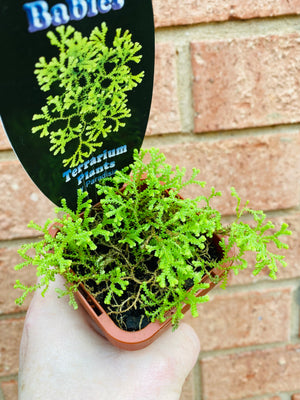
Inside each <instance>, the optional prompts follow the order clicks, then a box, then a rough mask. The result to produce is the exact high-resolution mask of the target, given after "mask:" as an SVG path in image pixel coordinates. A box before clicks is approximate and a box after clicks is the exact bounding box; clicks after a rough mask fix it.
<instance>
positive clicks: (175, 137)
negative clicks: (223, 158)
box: [143, 123, 300, 148]
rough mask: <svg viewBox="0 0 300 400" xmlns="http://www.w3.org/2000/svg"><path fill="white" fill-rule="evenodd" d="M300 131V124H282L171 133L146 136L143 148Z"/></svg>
mask: <svg viewBox="0 0 300 400" xmlns="http://www.w3.org/2000/svg"><path fill="white" fill-rule="evenodd" d="M299 131H300V124H299V123H289V124H280V125H274V126H261V127H249V128H241V129H231V130H230V129H229V130H224V131H221V130H220V131H212V132H192V131H189V132H171V133H164V134H155V135H149V136H145V139H144V142H143V147H144V148H149V147H152V146H154V147H159V146H160V145H169V144H172V145H173V144H179V143H185V142H186V141H187V140H188V141H189V142H191V143H192V142H196V143H199V142H213V141H216V140H226V139H233V138H244V137H247V138H249V137H250V136H251V137H257V136H262V135H279V134H296V133H298V132H299Z"/></svg>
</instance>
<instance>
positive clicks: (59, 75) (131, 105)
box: [0, 0, 154, 208]
mask: <svg viewBox="0 0 300 400" xmlns="http://www.w3.org/2000/svg"><path fill="white" fill-rule="evenodd" d="M0 42H1V60H2V62H1V63H0V71H1V73H0V115H1V119H2V122H3V125H4V128H5V131H6V133H7V135H8V137H9V139H10V142H11V144H12V146H13V149H14V151H15V152H16V154H17V156H18V158H19V160H20V161H21V163H22V164H23V166H24V168H25V170H26V171H27V173H28V174H29V176H30V177H31V178H32V180H33V181H34V182H35V184H36V185H37V186H38V187H39V188H40V190H41V191H42V192H43V193H44V194H45V195H46V196H47V197H48V198H49V199H50V200H52V201H53V202H54V203H55V204H60V201H61V199H62V198H66V199H67V202H68V205H69V206H70V207H71V208H74V207H75V205H76V200H77V190H78V189H82V190H87V191H88V193H89V196H90V198H91V199H92V200H93V202H96V201H97V200H98V199H97V194H96V189H95V184H96V183H98V182H100V183H101V181H102V180H103V179H104V178H106V177H109V176H113V175H114V174H115V172H116V171H117V170H119V169H122V168H123V167H125V166H127V165H129V164H130V163H131V161H132V155H133V150H134V149H139V148H140V147H141V145H142V142H143V138H144V135H145V131H146V126H147V122H148V117H149V111H150V105H151V97H152V88H153V71H154V23H153V11H152V3H151V0H61V1H60V2H57V1H55V0H38V1H22V0H1V7H0Z"/></svg>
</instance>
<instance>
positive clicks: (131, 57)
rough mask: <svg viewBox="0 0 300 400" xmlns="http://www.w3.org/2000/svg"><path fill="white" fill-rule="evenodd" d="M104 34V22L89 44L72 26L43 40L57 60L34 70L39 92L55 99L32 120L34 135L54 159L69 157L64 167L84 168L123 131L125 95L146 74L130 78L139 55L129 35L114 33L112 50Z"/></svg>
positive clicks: (127, 113) (126, 112)
mask: <svg viewBox="0 0 300 400" xmlns="http://www.w3.org/2000/svg"><path fill="white" fill-rule="evenodd" d="M107 31H108V28H107V26H106V24H105V22H103V23H102V25H101V29H99V28H98V27H96V28H94V29H93V31H92V32H91V34H90V36H89V38H87V37H84V36H82V34H81V33H80V32H78V31H76V30H75V29H74V28H73V27H72V26H67V27H65V26H64V25H61V26H59V27H57V28H56V33H54V32H51V31H50V32H48V34H47V36H48V38H49V39H50V43H51V44H52V45H53V46H56V47H57V48H58V50H59V57H53V58H52V59H51V61H49V62H47V61H46V59H45V57H41V58H40V59H39V61H38V62H37V64H36V69H35V74H36V76H37V80H38V83H39V85H40V87H41V90H42V91H44V92H49V91H52V92H54V95H50V96H48V97H47V104H46V105H44V106H43V107H42V108H41V113H40V114H35V115H34V116H33V120H34V121H37V125H36V126H34V127H33V128H32V132H33V133H36V132H38V133H39V135H40V137H41V138H42V137H45V136H48V137H49V140H50V144H51V147H50V151H51V152H53V154H54V155H57V154H65V153H66V152H67V153H69V157H68V156H66V157H67V158H65V159H64V160H63V165H64V166H65V167H66V166H69V167H71V168H72V167H76V166H77V165H78V164H80V163H82V162H83V161H84V160H85V159H86V158H88V157H89V156H90V155H91V154H92V153H93V152H94V151H95V150H96V149H97V148H99V147H101V146H102V143H103V142H102V141H101V138H105V137H107V135H109V134H111V133H117V132H118V131H119V129H120V128H121V127H124V126H125V119H127V118H129V117H131V111H130V109H129V108H128V107H127V102H128V100H127V92H129V91H131V90H133V89H134V88H135V87H136V86H137V85H138V84H139V83H141V81H142V79H143V76H144V72H140V73H139V74H136V75H134V74H133V73H132V65H134V64H138V63H139V62H140V60H141V57H142V56H141V55H138V54H137V53H138V52H139V51H140V49H141V45H140V44H139V43H137V42H136V43H134V42H132V40H131V36H132V35H131V34H130V33H129V31H128V30H126V31H125V32H124V33H123V34H122V32H121V29H117V31H116V35H115V38H114V40H113V46H112V47H108V46H107V44H106V36H107ZM55 91H57V92H58V93H55ZM74 149H75V150H74ZM68 150H69V151H68ZM70 151H71V155H70Z"/></svg>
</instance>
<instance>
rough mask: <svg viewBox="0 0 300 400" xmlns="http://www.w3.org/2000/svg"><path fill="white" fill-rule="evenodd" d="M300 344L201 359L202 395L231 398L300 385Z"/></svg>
mask: <svg viewBox="0 0 300 400" xmlns="http://www.w3.org/2000/svg"><path fill="white" fill-rule="evenodd" d="M299 376H300V345H295V346H294V345H289V346H286V347H279V348H271V349H265V350H256V351H249V352H239V353H234V354H226V355H222V356H216V357H207V358H204V359H203V360H202V390H203V398H204V399H209V400H233V399H240V398H246V397H251V398H252V397H254V396H257V395H264V394H267V393H277V392H289V391H296V390H299V389H300V380H299Z"/></svg>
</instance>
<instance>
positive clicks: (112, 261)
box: [15, 149, 291, 327]
mask: <svg viewBox="0 0 300 400" xmlns="http://www.w3.org/2000/svg"><path fill="white" fill-rule="evenodd" d="M149 155H150V161H149V162H147V161H146V158H147V157H149ZM129 169H131V175H129V174H128V172H129ZM198 172H199V171H197V170H194V171H193V173H192V175H191V177H190V178H186V177H185V170H184V169H180V168H179V167H177V168H176V169H173V168H172V167H171V166H170V165H168V164H167V163H166V162H165V157H164V156H163V155H162V154H161V153H159V152H158V150H156V149H151V150H150V151H146V150H141V153H140V154H138V152H137V151H136V152H135V153H134V163H133V164H132V165H131V166H130V167H126V168H125V169H124V170H122V171H118V172H117V173H116V174H115V176H114V177H112V178H107V180H105V181H102V182H101V184H99V185H98V195H99V201H100V202H99V204H98V205H95V206H92V204H91V200H87V199H86V197H85V196H86V193H82V192H80V191H79V193H78V205H77V210H76V211H72V210H70V209H69V208H68V207H67V205H66V202H65V201H63V206H62V208H58V209H57V211H63V216H62V217H60V218H57V219H55V220H54V221H53V220H52V221H50V220H49V221H47V223H46V224H45V226H44V227H40V226H38V225H36V224H34V223H31V227H34V228H36V229H37V230H38V231H40V232H41V233H42V234H43V235H44V237H43V239H42V240H41V241H40V242H35V243H32V244H24V245H23V246H22V248H21V250H20V255H21V256H22V257H23V258H24V262H23V263H21V264H19V265H18V266H17V267H16V268H17V269H21V268H23V267H27V266H32V265H33V266H36V267H37V275H38V276H39V277H40V280H39V282H38V283H37V284H36V285H33V286H29V287H27V286H26V285H23V284H22V283H20V282H19V281H18V282H17V284H16V286H15V287H16V288H19V289H22V290H23V291H24V293H23V295H22V296H21V297H20V298H19V299H18V300H17V302H18V304H22V302H23V300H24V298H25V297H26V295H27V294H28V293H30V292H32V291H35V290H37V289H39V288H40V289H42V293H43V294H44V293H45V292H46V291H47V289H48V286H49V284H50V282H51V281H54V280H55V276H56V275H57V274H60V275H62V276H64V278H65V280H66V284H65V289H64V290H57V291H58V293H59V295H60V296H64V295H68V296H70V303H71V304H73V306H74V307H75V308H76V307H77V305H76V302H75V297H74V294H75V292H76V291H77V290H78V287H79V285H80V283H83V284H84V285H85V287H86V288H87V290H89V291H90V292H91V293H92V294H93V295H94V296H95V297H96V298H97V301H98V302H100V303H102V305H103V304H104V305H105V306H106V307H107V308H108V313H109V314H110V315H111V317H112V318H116V319H117V321H118V323H120V326H121V327H123V325H122V324H123V323H125V322H124V321H126V318H127V317H128V313H129V312H130V311H134V313H140V314H141V315H142V316H145V317H144V319H143V322H142V323H144V322H145V320H146V319H148V321H149V320H151V321H155V320H159V321H161V322H163V321H164V320H165V318H166V313H167V312H168V311H170V310H171V309H173V308H175V310H176V311H175V312H174V314H173V315H172V322H173V324H174V326H176V325H177V323H178V321H179V320H180V319H181V318H182V317H183V313H182V309H183V306H184V304H188V305H190V307H191V311H192V315H193V316H197V304H198V303H201V302H204V301H207V300H208V297H207V295H203V296H202V295H201V296H200V297H198V295H197V293H198V291H199V290H200V289H205V288H207V287H208V284H207V283H203V282H202V279H203V277H204V276H205V275H208V276H209V279H210V280H211V281H212V282H215V283H217V282H218V281H219V280H222V281H223V283H224V284H225V283H226V279H227V275H228V273H229V271H231V270H233V271H234V272H235V273H238V272H239V271H240V270H243V269H245V268H247V267H249V265H248V262H247V258H246V257H245V255H246V253H248V252H249V251H250V252H253V253H254V254H255V256H256V259H255V262H254V265H253V266H252V267H253V274H254V275H257V274H258V273H259V272H261V271H262V270H263V269H264V268H268V269H269V275H270V277H271V278H273V279H275V278H276V272H277V268H278V266H280V265H283V266H285V265H286V262H285V261H284V256H283V255H281V254H276V251H275V252H274V249H275V248H276V247H277V248H278V249H282V248H287V247H288V246H287V245H286V244H285V243H283V242H282V241H281V236H282V235H290V234H291V232H290V231H289V230H288V229H287V228H288V226H287V224H282V225H281V227H280V228H279V229H277V230H276V229H275V227H274V225H273V223H272V222H271V221H268V220H267V219H266V216H265V214H264V213H263V212H262V211H256V210H253V209H251V208H249V207H248V204H247V203H246V204H245V205H244V206H243V205H242V204H241V199H240V197H239V196H238V195H237V193H236V191H235V190H234V189H232V196H233V197H234V198H235V200H236V202H237V206H236V218H235V219H234V220H233V221H232V223H231V224H226V223H224V222H223V221H222V216H221V214H220V212H219V211H218V210H216V209H214V208H213V207H212V206H211V202H212V201H213V200H214V198H215V197H219V196H221V193H219V192H217V191H215V189H214V188H211V191H210V194H209V195H208V196H205V195H204V194H202V193H201V192H202V190H201V188H202V187H204V186H205V182H201V181H199V180H198V179H197V174H198ZM108 183H109V185H108ZM190 185H198V187H199V196H198V197H196V198H195V199H189V198H185V199H183V198H182V197H181V196H180V192H181V191H182V190H183V189H184V188H186V187H189V186H190ZM244 217H246V220H244ZM249 218H250V219H249ZM53 222H54V224H55V225H56V226H57V227H58V229H59V232H58V233H57V235H56V237H55V238H53V237H52V236H51V234H50V233H49V231H48V229H49V227H50V225H51V224H53ZM215 234H218V235H220V236H221V237H222V239H221V241H220V242H219V245H220V246H221V248H222V253H223V254H222V256H221V255H220V253H219V254H218V255H217V256H216V255H213V254H211V249H212V248H214V246H212V248H211V245H212V244H213V242H214V239H213V238H214V235H215ZM225 238H226V240H225ZM270 245H273V249H272V248H270V247H269V246H270ZM32 248H33V249H34V255H33V256H32V255H29V254H30V253H28V251H29V250H32ZM234 248H235V249H236V250H235V251H232V250H233V249H234ZM225 266H226V267H225ZM214 268H217V269H219V270H220V271H221V272H222V273H223V275H222V277H221V278H218V277H217V276H212V274H210V271H212V269H214ZM191 287H192V288H191Z"/></svg>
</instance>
